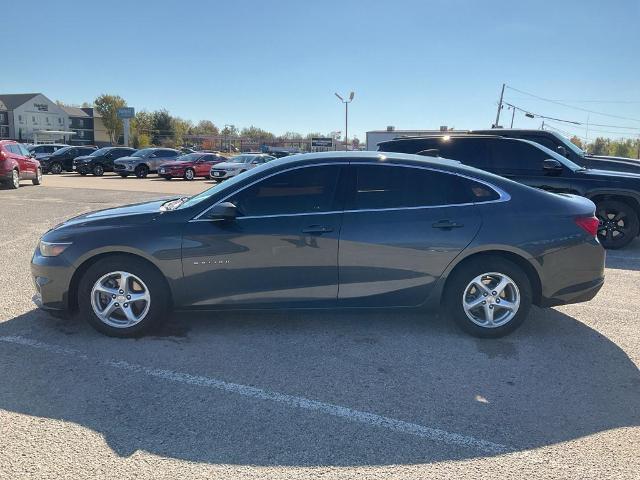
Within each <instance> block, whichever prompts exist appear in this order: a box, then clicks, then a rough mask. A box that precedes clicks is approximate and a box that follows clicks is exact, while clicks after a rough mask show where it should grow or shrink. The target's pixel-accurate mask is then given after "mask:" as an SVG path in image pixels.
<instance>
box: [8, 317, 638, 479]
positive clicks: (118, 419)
mask: <svg viewBox="0 0 640 480" xmlns="http://www.w3.org/2000/svg"><path fill="white" fill-rule="evenodd" d="M16 336H17V337H18V338H29V339H32V340H33V341H37V342H42V344H43V345H53V346H54V347H53V348H49V349H48V350H47V349H44V350H43V349H41V348H39V347H38V346H37V345H36V346H35V347H34V346H29V345H20V344H15V343H11V342H8V341H0V385H2V388H0V409H3V410H5V411H11V412H18V413H21V414H26V415H30V416H36V417H41V418H46V419H55V420H60V421H64V422H72V423H74V424H77V425H81V426H83V427H85V428H88V429H91V430H93V431H95V432H98V433H100V434H102V435H103V437H104V439H105V441H106V442H107V444H108V445H109V446H110V448H111V449H112V450H113V451H114V452H116V453H117V454H119V455H121V456H128V455H131V454H133V453H134V452H136V451H137V450H144V451H147V452H150V453H152V454H156V455H160V456H164V457H170V458H176V459H182V460H188V461H193V462H202V463H210V464H238V465H292V466H314V465H322V466H326V465H335V466H353V465H391V464H412V463H428V462H438V461H446V460H460V459H465V458H474V457H479V456H487V455H491V454H489V453H486V452H483V451H479V450H478V449H475V448H467V447H460V446H456V445H451V444H448V443H446V442H442V441H438V440H435V441H434V440H433V439H428V438H420V437H418V436H415V435H411V434H410V433H406V432H405V433H403V432H397V431H392V430H389V429H385V428H384V427H381V426H372V425H366V424H362V423H355V422H352V421H349V419H348V418H336V417H332V416H330V415H327V414H325V413H322V412H316V411H309V410H304V409H299V408H296V407H295V406H291V405H282V404H279V403H277V402H272V401H269V400H268V399H267V400H265V399H256V398H247V396H243V395H242V394H238V393H234V392H228V391H220V390H219V389H216V388H209V387H207V386H203V385H193V384H188V383H184V382H176V381H173V380H171V378H169V377H171V375H170V374H166V375H164V376H163V375H159V376H153V375H151V376H149V375H147V374H146V373H145V372H144V371H142V370H135V368H133V367H132V368H131V369H129V370H124V371H123V370H122V369H119V368H113V363H111V364H110V363H109V362H112V361H117V362H127V363H126V365H140V366H143V367H145V368H150V369H163V370H162V371H171V372H180V373H182V374H188V375H198V376H201V377H205V378H208V379H216V381H217V380H222V381H225V382H234V383H236V384H240V385H246V386H248V387H257V388H261V389H266V390H268V391H270V392H279V393H283V394H288V395H295V396H300V397H304V398H307V399H311V400H316V401H321V402H327V403H331V404H334V405H340V406H344V407H349V408H352V409H355V410H358V411H362V412H369V413H373V414H377V415H382V416H385V417H391V418H393V419H398V420H403V421H406V422H412V423H415V424H419V425H424V426H427V427H430V428H437V429H440V430H445V431H448V432H453V433H457V434H459V435H464V436H469V437H473V438H478V439H483V440H487V441H491V442H495V443H498V444H502V445H505V446H506V451H507V452H517V451H523V450H528V449H534V448H538V447H543V446H548V445H552V444H556V443H559V442H565V441H570V440H574V439H578V438H581V437H585V436H588V435H592V434H595V433H598V432H602V431H606V430H611V429H615V428H624V427H634V426H638V425H640V373H639V371H638V368H637V367H636V366H635V364H634V363H633V362H632V361H631V360H630V359H629V357H628V356H627V355H626V354H625V353H624V351H622V350H621V349H620V348H619V347H618V346H617V345H616V344H614V343H613V342H611V341H610V340H609V339H608V338H606V337H605V336H603V335H601V334H600V333H598V332H597V331H595V330H593V329H591V328H589V327H588V326H586V325H585V324H583V323H581V322H580V321H577V320H576V319H574V318H572V317H570V316H568V315H566V314H563V313H561V312H558V311H556V310H553V309H548V310H539V309H534V311H533V312H532V315H531V318H529V319H528V321H527V322H526V323H525V324H524V325H523V326H522V327H521V328H520V329H519V330H518V331H517V332H516V333H514V334H512V335H511V336H509V337H506V338H502V339H497V340H480V339H476V338H472V337H469V336H466V335H464V334H462V333H460V332H459V331H458V330H457V329H456V328H454V327H453V326H452V325H451V324H450V322H448V321H447V320H446V319H444V318H440V317H437V316H432V315H429V314H426V313H421V312H398V311H357V312H327V311H314V312H311V311H306V312H291V311H290V312H280V313H264V312H263V313H258V312H253V313H247V312H245V313H241V312H235V313H226V314H220V313H216V314H214V313H208V314H184V313H183V314H176V315H174V316H173V318H172V320H171V321H170V322H168V323H167V325H166V326H165V327H164V328H163V329H161V330H159V331H157V332H155V334H154V335H152V336H148V337H144V338H139V339H127V340H118V339H112V338H107V337H104V336H102V335H99V334H97V333H95V332H94V331H93V330H91V329H90V328H89V327H88V326H87V325H86V324H85V323H84V322H80V321H78V320H77V319H69V320H60V319H54V318H52V317H50V316H48V315H47V314H44V313H43V312H40V311H35V310H33V311H30V312H28V313H26V314H24V315H21V316H19V317H16V318H13V319H11V320H9V321H6V322H4V323H2V324H0V340H2V339H7V338H16ZM74 352H75V353H74ZM118 365H122V364H121V363H118ZM136 368H137V367H136ZM154 371H155V370H154ZM159 377H160V378H159ZM165 377H167V378H168V379H167V378H165Z"/></svg>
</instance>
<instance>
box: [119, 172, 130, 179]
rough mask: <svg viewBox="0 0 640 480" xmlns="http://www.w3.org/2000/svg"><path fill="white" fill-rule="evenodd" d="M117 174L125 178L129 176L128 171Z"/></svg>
mask: <svg viewBox="0 0 640 480" xmlns="http://www.w3.org/2000/svg"><path fill="white" fill-rule="evenodd" d="M118 175H120V176H121V177H122V178H127V177H128V176H129V174H128V173H119V174H118Z"/></svg>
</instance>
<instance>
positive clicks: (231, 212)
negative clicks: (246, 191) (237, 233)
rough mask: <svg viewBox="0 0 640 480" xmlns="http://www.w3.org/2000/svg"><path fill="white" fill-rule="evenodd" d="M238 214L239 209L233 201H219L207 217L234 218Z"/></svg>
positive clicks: (213, 218) (216, 218) (215, 218)
mask: <svg viewBox="0 0 640 480" xmlns="http://www.w3.org/2000/svg"><path fill="white" fill-rule="evenodd" d="M237 215H238V209H237V207H236V206H235V205H234V204H233V203H231V202H222V203H218V204H217V205H214V206H213V207H212V208H211V210H209V212H207V218H209V219H211V220H233V219H234V218H236V216H237Z"/></svg>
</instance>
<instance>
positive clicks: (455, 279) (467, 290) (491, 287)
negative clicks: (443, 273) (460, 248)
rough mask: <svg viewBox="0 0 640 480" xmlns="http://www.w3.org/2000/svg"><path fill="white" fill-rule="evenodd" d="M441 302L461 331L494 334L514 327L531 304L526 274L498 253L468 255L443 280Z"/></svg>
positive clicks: (503, 332)
mask: <svg viewBox="0 0 640 480" xmlns="http://www.w3.org/2000/svg"><path fill="white" fill-rule="evenodd" d="M444 294H445V302H446V307H447V312H448V313H449V315H450V316H451V318H452V319H453V320H454V321H455V322H456V323H457V324H458V326H459V327H460V328H462V329H463V330H464V331H465V332H467V333H469V334H471V335H473V336H476V337H484V338H497V337H502V336H504V335H507V334H509V333H511V332H512V331H514V330H515V329H516V328H518V327H519V326H520V325H521V324H522V322H524V320H525V319H526V317H527V315H528V313H529V309H530V308H531V301H532V291H531V283H530V282H529V278H528V277H527V275H526V274H525V273H524V272H523V270H522V269H521V268H520V267H519V266H517V265H516V264H515V263H513V262H510V261H509V260H506V259H504V258H501V257H480V258H477V259H471V260H469V261H468V262H466V263H464V264H462V265H461V266H460V267H459V268H457V269H456V270H454V272H453V273H452V276H451V277H450V278H449V280H448V281H447V286H446V290H445V292H444Z"/></svg>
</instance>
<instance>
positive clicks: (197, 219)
mask: <svg viewBox="0 0 640 480" xmlns="http://www.w3.org/2000/svg"><path fill="white" fill-rule="evenodd" d="M327 165H337V166H341V165H346V166H351V165H373V166H379V167H404V168H417V169H420V170H429V171H432V172H439V173H445V174H448V175H455V176H458V177H462V178H466V179H467V180H471V181H474V182H478V183H481V184H482V185H485V186H486V187H489V188H491V189H492V190H493V191H495V192H496V193H497V194H498V197H499V198H497V199H495V200H486V201H480V202H467V203H450V204H443V205H422V206H413V207H389V208H363V209H354V210H333V211H328V212H309V213H279V214H275V215H251V216H246V217H238V218H237V220H242V219H243V218H244V219H255V218H279V217H299V216H303V215H330V214H336V213H358V212H389V211H396V210H420V209H426V208H446V207H462V206H470V205H478V204H487V203H498V202H508V201H509V200H511V195H509V194H508V193H507V192H505V191H504V190H503V189H502V188H500V187H497V186H495V185H493V184H492V183H489V182H487V181H485V180H482V179H479V178H476V177H472V176H469V175H464V174H462V173H458V172H450V171H447V170H441V169H439V168H434V167H426V166H425V167H423V166H420V165H407V164H403V163H393V162H389V163H386V162H385V163H373V162H365V161H358V160H356V161H353V162H351V161H350V162H325V163H314V164H311V165H298V166H294V167H291V168H288V169H285V170H280V171H278V172H274V173H272V174H270V175H267V176H265V177H261V178H259V179H257V180H255V181H254V182H251V183H249V184H247V185H245V186H243V187H241V188H239V189H238V190H236V191H234V192H232V193H230V194H229V195H226V196H225V197H223V198H222V199H220V200H218V201H217V202H216V203H214V204H213V205H211V206H209V207H207V208H206V209H204V210H203V211H202V212H200V213H199V214H198V215H196V216H195V217H193V218H192V219H191V220H189V222H216V221H222V220H223V219H210V218H204V219H203V218H201V217H202V216H203V215H205V214H206V213H207V212H208V211H209V210H211V209H212V208H213V207H215V206H216V205H219V204H220V203H222V202H225V201H227V200H228V199H229V198H230V197H232V196H233V195H236V194H238V193H240V192H242V191H243V190H245V189H246V188H249V187H251V186H253V185H255V184H256V183H258V182H261V181H262V180H266V179H268V178H270V177H273V176H274V175H278V174H280V173H286V172H290V171H293V170H299V169H301V168H309V167H321V166H327Z"/></svg>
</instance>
